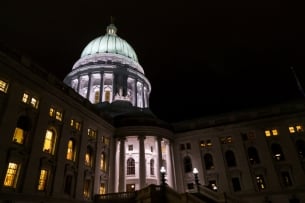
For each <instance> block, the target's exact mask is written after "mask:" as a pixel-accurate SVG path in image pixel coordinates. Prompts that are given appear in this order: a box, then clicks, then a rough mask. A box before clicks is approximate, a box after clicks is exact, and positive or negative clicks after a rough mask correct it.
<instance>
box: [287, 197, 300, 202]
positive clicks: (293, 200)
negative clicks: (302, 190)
mask: <svg viewBox="0 0 305 203" xmlns="http://www.w3.org/2000/svg"><path fill="white" fill-rule="evenodd" d="M289 203H300V200H299V199H298V198H296V197H293V198H291V199H289Z"/></svg>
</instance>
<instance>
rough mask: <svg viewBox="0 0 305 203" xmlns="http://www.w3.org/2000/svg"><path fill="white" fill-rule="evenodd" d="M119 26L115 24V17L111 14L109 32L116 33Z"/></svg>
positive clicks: (110, 33)
mask: <svg viewBox="0 0 305 203" xmlns="http://www.w3.org/2000/svg"><path fill="white" fill-rule="evenodd" d="M116 31H117V28H116V27H115V25H114V17H113V16H110V25H108V27H107V34H109V35H116Z"/></svg>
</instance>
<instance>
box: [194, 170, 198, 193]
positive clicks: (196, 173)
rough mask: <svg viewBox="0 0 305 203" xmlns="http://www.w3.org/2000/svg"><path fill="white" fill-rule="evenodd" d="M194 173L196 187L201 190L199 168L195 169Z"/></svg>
mask: <svg viewBox="0 0 305 203" xmlns="http://www.w3.org/2000/svg"><path fill="white" fill-rule="evenodd" d="M193 174H194V177H195V184H196V187H197V192H199V179H198V170H197V168H194V169H193Z"/></svg>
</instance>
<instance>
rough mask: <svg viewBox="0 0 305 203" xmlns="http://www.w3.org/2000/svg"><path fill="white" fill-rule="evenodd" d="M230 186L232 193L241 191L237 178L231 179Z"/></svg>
mask: <svg viewBox="0 0 305 203" xmlns="http://www.w3.org/2000/svg"><path fill="white" fill-rule="evenodd" d="M232 185H233V190H234V192H237V191H241V187H240V182H239V178H232Z"/></svg>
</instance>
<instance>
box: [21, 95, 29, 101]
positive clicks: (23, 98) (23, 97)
mask: <svg viewBox="0 0 305 203" xmlns="http://www.w3.org/2000/svg"><path fill="white" fill-rule="evenodd" d="M28 101H29V95H28V94H27V93H23V96H22V102H23V103H26V104H27V103H28Z"/></svg>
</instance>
